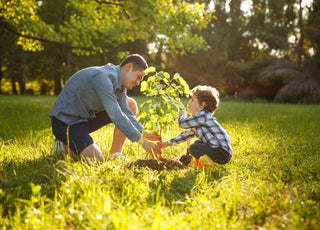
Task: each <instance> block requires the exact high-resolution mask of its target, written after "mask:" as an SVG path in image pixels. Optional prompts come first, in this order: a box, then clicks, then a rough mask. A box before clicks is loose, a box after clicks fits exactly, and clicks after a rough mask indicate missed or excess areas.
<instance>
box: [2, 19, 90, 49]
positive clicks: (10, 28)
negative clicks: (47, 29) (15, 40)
mask: <svg viewBox="0 0 320 230" xmlns="http://www.w3.org/2000/svg"><path fill="white" fill-rule="evenodd" d="M0 26H1V27H3V28H5V29H6V30H8V31H9V32H11V33H13V34H15V35H18V36H21V37H24V38H28V39H33V40H37V41H40V42H45V43H48V44H53V45H59V46H64V47H66V48H69V49H80V50H86V51H95V50H94V49H93V48H92V47H83V46H72V45H69V44H67V43H64V42H60V41H53V40H48V39H45V38H40V37H36V36H32V35H26V34H22V33H21V32H20V31H18V30H17V29H15V28H13V26H11V25H10V24H9V23H6V22H3V21H0Z"/></svg>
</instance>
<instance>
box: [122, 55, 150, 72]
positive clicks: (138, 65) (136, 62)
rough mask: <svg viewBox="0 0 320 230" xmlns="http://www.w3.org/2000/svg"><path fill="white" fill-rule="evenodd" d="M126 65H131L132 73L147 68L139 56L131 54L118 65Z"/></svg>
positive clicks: (144, 61)
mask: <svg viewBox="0 0 320 230" xmlns="http://www.w3.org/2000/svg"><path fill="white" fill-rule="evenodd" d="M128 63H132V65H133V71H136V70H145V69H146V68H148V64H147V62H146V60H145V59H144V58H143V57H142V56H141V55H139V54H131V55H129V56H128V57H126V58H125V59H123V60H122V62H121V63H120V67H122V66H125V65H126V64H128Z"/></svg>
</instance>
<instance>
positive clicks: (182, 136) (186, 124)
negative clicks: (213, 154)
mask: <svg viewBox="0 0 320 230" xmlns="http://www.w3.org/2000/svg"><path fill="white" fill-rule="evenodd" d="M178 121H179V126H180V127H181V128H184V129H187V130H185V131H183V132H181V133H179V134H178V135H177V136H175V137H174V138H172V139H170V140H169V143H170V145H175V144H179V143H182V142H184V141H186V140H188V139H190V138H192V137H195V136H196V137H197V138H199V140H200V141H201V142H203V143H208V144H209V145H210V146H211V147H212V148H217V147H221V148H223V149H224V150H226V151H227V152H229V153H230V155H232V148H231V144H230V139H229V136H228V134H227V133H226V131H225V130H224V129H223V128H222V127H221V125H220V124H219V123H218V122H217V121H216V119H215V118H214V117H212V114H211V113H210V112H208V111H205V110H201V111H199V112H198V113H196V114H194V115H193V116H190V117H186V116H185V114H181V115H180V116H179V120H178Z"/></svg>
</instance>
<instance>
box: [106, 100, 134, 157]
mask: <svg viewBox="0 0 320 230" xmlns="http://www.w3.org/2000/svg"><path fill="white" fill-rule="evenodd" d="M127 102H128V105H129V109H130V110H131V112H132V113H133V115H135V116H137V113H138V105H137V102H136V101H135V100H134V99H133V98H131V97H129V98H128V100H127ZM126 139H127V137H126V136H125V135H124V134H123V133H122V132H121V131H120V130H119V129H118V128H117V127H115V128H114V131H113V140H112V144H111V149H110V155H111V154H114V153H117V152H120V153H121V152H122V149H123V145H124V143H125V141H126Z"/></svg>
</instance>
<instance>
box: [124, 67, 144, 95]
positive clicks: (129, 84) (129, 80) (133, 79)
mask: <svg viewBox="0 0 320 230" xmlns="http://www.w3.org/2000/svg"><path fill="white" fill-rule="evenodd" d="M145 75H146V74H145V73H144V71H142V70H136V71H133V65H132V63H128V64H127V65H126V67H125V74H124V78H123V79H122V86H124V87H125V88H126V89H129V90H130V89H132V88H133V87H135V86H137V85H139V84H140V82H141V81H142V80H143V77H144V76H145Z"/></svg>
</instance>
